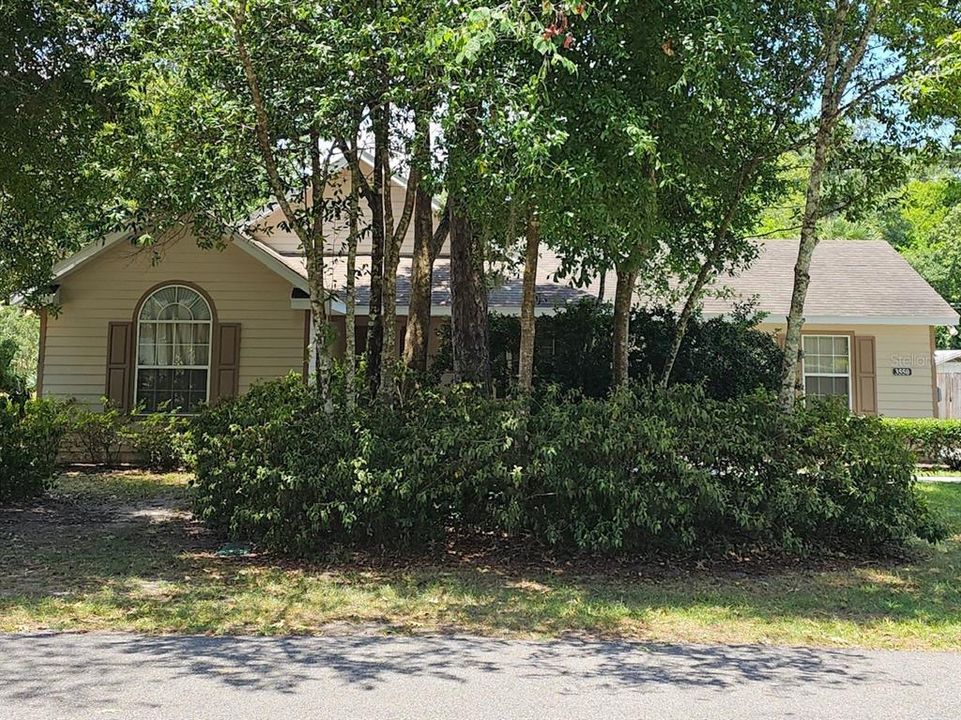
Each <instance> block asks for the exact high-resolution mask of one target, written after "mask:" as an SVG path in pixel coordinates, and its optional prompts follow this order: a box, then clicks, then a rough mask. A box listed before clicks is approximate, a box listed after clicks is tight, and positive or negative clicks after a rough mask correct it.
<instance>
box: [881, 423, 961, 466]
mask: <svg viewBox="0 0 961 720" xmlns="http://www.w3.org/2000/svg"><path fill="white" fill-rule="evenodd" d="M884 424H885V425H886V426H887V427H889V428H891V429H892V430H894V431H895V432H896V433H898V434H899V435H900V436H901V437H902V438H903V439H904V441H905V442H906V443H907V444H908V447H910V448H911V450H913V451H914V452H915V453H916V454H917V459H918V461H919V462H926V463H931V464H934V465H947V466H948V467H949V468H951V469H952V470H961V420H955V419H944V420H939V419H937V418H885V419H884Z"/></svg>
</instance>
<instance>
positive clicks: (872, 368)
mask: <svg viewBox="0 0 961 720" xmlns="http://www.w3.org/2000/svg"><path fill="white" fill-rule="evenodd" d="M854 347H855V352H854V370H855V373H856V374H855V378H856V380H855V382H856V387H855V394H854V397H855V401H856V403H857V404H856V405H855V409H856V410H857V411H858V412H859V413H861V414H862V415H877V414H878V370H877V359H876V357H875V345H874V338H873V337H868V336H864V337H862V336H858V337H856V338H854Z"/></svg>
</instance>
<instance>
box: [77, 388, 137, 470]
mask: <svg viewBox="0 0 961 720" xmlns="http://www.w3.org/2000/svg"><path fill="white" fill-rule="evenodd" d="M69 432H70V439H71V441H72V443H73V444H74V445H76V447H77V449H78V450H79V452H80V454H81V456H82V457H83V458H84V460H86V461H87V462H89V463H92V464H94V465H117V464H118V463H119V462H120V458H121V455H122V454H123V450H124V447H125V446H126V445H128V444H129V443H130V442H131V440H132V438H133V431H132V430H131V419H130V416H129V415H127V414H126V413H125V412H123V411H122V410H120V409H119V408H117V407H114V406H112V405H111V404H110V402H109V401H108V400H107V398H103V411H102V412H101V411H98V410H93V409H91V408H89V407H86V406H83V405H74V406H73V407H72V408H71V410H70V423H69Z"/></svg>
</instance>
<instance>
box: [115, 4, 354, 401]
mask: <svg viewBox="0 0 961 720" xmlns="http://www.w3.org/2000/svg"><path fill="white" fill-rule="evenodd" d="M346 30H347V29H346V28H345V25H344V23H343V22H341V21H340V20H339V19H337V18H333V17H332V16H331V15H330V14H329V13H328V12H327V10H326V9H325V8H322V7H318V6H317V5H316V4H315V3H310V2H293V3H292V2H288V1H287V0H207V1H206V2H197V3H191V4H189V5H180V4H179V3H167V2H161V3H156V4H155V5H154V6H153V8H152V11H151V13H150V14H149V15H148V16H147V17H146V18H144V19H143V20H141V21H139V22H137V23H135V24H134V25H132V26H131V29H130V45H131V47H132V48H133V49H134V50H135V51H136V53H137V54H138V57H139V59H138V60H137V61H136V62H130V63H126V64H125V65H123V66H122V67H121V68H119V70H118V71H117V72H116V75H115V76H114V78H113V80H114V86H115V87H118V88H123V89H124V90H125V91H126V92H127V97H128V98H129V107H128V113H127V115H125V116H124V117H123V118H122V119H121V121H120V122H118V123H116V124H115V125H114V126H112V127H110V128H108V131H107V132H105V133H103V134H102V137H101V139H100V145H101V147H102V148H103V149H104V158H105V159H104V163H105V167H106V168H108V170H109V173H110V175H111V177H113V178H114V179H116V180H117V182H118V185H119V186H120V187H121V189H122V190H124V191H125V193H124V195H123V196H122V197H123V203H122V207H123V208H126V209H128V210H134V211H135V212H133V213H131V216H132V217H133V219H134V220H135V221H138V222H139V223H140V226H141V227H142V237H143V239H144V240H145V241H155V240H156V239H158V238H162V237H163V236H164V233H165V232H166V231H167V230H168V229H169V228H172V227H178V226H184V225H189V226H190V227H192V229H193V230H194V232H195V234H196V236H197V238H198V239H199V241H200V242H201V243H204V244H210V245H214V244H218V243H219V242H221V241H222V238H224V237H226V236H227V234H228V233H230V232H232V231H234V229H235V228H236V227H237V224H238V222H241V221H242V220H243V219H244V218H245V217H246V216H247V215H248V214H249V213H250V212H251V211H252V210H253V209H255V208H256V207H257V206H259V205H262V204H263V203H264V202H266V201H267V200H268V199H271V198H272V199H273V200H274V201H275V202H276V203H277V205H278V207H279V208H280V212H281V218H282V219H281V221H280V226H281V227H278V228H274V229H275V230H276V229H287V230H289V231H290V232H292V233H293V234H294V235H296V237H297V240H298V241H299V243H300V246H301V249H302V251H303V253H304V261H305V266H306V269H307V276H308V286H309V290H310V304H311V315H312V318H313V323H314V328H313V329H314V357H315V359H316V365H315V368H314V371H315V376H316V381H317V389H318V392H319V393H320V394H321V396H322V397H323V398H324V399H325V400H327V401H329V400H330V381H331V356H330V347H331V341H332V330H331V326H330V321H329V320H330V319H329V317H328V307H329V300H330V291H329V288H327V287H326V286H325V280H324V268H325V251H326V250H325V249H326V242H325V238H326V233H327V231H328V229H329V224H330V221H331V220H332V218H334V217H335V215H336V214H337V213H338V212H339V210H340V207H339V206H340V205H341V202H340V201H338V200H335V199H333V198H331V197H329V196H328V194H327V193H326V192H325V190H326V188H327V187H328V184H329V182H330V181H331V179H332V178H333V177H334V166H333V163H332V158H333V149H332V147H331V146H330V144H329V143H328V142H326V141H325V138H330V137H334V136H335V135H337V134H341V133H342V131H343V128H344V127H349V124H350V121H351V117H352V116H350V115H349V113H348V112H347V110H348V109H349V106H345V105H343V104H341V103H340V102H339V98H338V97H337V96H336V95H333V96H332V95H331V92H330V88H331V87H334V88H336V87H341V86H343V85H344V81H343V78H344V76H345V75H346V74H349V72H350V68H349V66H348V67H345V65H344V64H343V63H342V62H341V57H340V56H339V55H337V53H336V52H335V47H336V44H337V41H338V38H339V37H340V35H341V34H342V33H344V32H346ZM318 38H323V40H320V41H318ZM328 406H329V402H328Z"/></svg>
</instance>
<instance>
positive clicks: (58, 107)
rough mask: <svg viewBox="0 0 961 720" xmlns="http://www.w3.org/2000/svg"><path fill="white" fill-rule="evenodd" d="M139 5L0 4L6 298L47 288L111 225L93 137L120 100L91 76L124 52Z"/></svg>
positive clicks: (0, 261)
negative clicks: (57, 269) (70, 258)
mask: <svg viewBox="0 0 961 720" xmlns="http://www.w3.org/2000/svg"><path fill="white" fill-rule="evenodd" d="M137 7H138V4H137V3H134V2H126V0H104V2H98V3H89V2H81V1H80V0H76V1H74V0H57V1H54V0H4V2H2V3H0V97H3V102H2V103H0V147H2V148H3V152H2V153H0V298H8V297H9V296H11V295H13V294H27V295H30V296H31V298H30V299H31V300H33V301H35V302H40V301H42V296H44V295H46V294H47V289H46V287H47V284H48V282H49V278H50V268H51V266H52V265H53V264H54V263H55V262H56V261H58V260H60V259H62V258H63V257H64V256H66V255H67V254H69V253H70V252H73V251H75V250H77V249H78V248H79V247H81V246H82V245H83V244H85V243H87V242H89V241H91V240H93V239H94V238H97V237H101V236H102V235H103V233H104V232H105V231H106V230H107V229H109V228H110V225H111V221H115V220H116V219H117V218H115V217H110V216H109V215H108V214H107V213H106V212H105V208H104V206H105V205H106V203H107V201H108V199H109V198H110V197H111V187H110V184H109V183H108V182H103V181H102V180H103V179H102V178H99V177H97V175H96V174H95V173H92V172H90V171H89V170H90V165H91V163H92V162H93V157H92V155H91V149H92V144H93V142H92V141H93V139H94V138H95V137H96V135H97V133H98V132H99V131H100V129H101V128H102V127H103V125H104V123H106V122H109V121H110V120H111V119H112V117H113V116H114V114H115V113H117V112H118V109H119V107H120V106H122V104H123V97H122V96H120V95H118V94H117V93H113V92H111V90H110V89H109V88H102V87H99V86H97V85H95V84H94V83H91V82H90V77H91V75H93V73H94V68H95V66H96V65H97V64H98V63H101V62H105V61H108V60H116V59H118V58H119V57H120V56H121V55H122V53H123V45H122V42H121V41H122V38H123V24H124V22H125V21H126V20H127V19H128V18H130V17H131V16H133V15H134V14H135V12H136V8H137Z"/></svg>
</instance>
